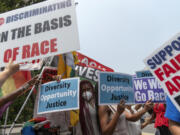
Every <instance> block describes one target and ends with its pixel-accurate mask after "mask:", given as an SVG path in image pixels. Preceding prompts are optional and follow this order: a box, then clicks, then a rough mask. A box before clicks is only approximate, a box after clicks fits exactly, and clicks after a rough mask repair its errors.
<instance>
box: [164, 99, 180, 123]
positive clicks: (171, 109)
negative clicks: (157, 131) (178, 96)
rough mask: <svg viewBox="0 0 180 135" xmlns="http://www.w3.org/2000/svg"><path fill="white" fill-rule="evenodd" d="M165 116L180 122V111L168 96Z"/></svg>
mask: <svg viewBox="0 0 180 135" xmlns="http://www.w3.org/2000/svg"><path fill="white" fill-rule="evenodd" d="M165 117H167V118H168V119H170V120H173V121H176V122H178V123H180V112H179V111H178V110H177V109H176V107H175V106H174V104H173V103H172V102H171V100H170V99H169V97H168V96H167V98H166V113H165Z"/></svg>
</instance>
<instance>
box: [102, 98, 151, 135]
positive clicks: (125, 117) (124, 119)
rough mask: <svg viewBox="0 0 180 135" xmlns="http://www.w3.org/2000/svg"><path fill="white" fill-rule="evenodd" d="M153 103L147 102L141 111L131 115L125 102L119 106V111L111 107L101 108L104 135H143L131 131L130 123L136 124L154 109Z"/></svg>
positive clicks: (134, 130)
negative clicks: (126, 108)
mask: <svg viewBox="0 0 180 135" xmlns="http://www.w3.org/2000/svg"><path fill="white" fill-rule="evenodd" d="M152 106H153V104H152V102H151V101H147V102H146V104H145V105H144V108H142V109H141V110H140V111H138V112H136V113H130V112H128V111H127V110H125V102H124V101H123V100H121V101H120V103H119V104H118V105H117V111H114V113H113V110H112V109H111V107H110V106H99V118H100V125H101V129H102V134H103V135H141V131H137V129H132V128H131V129H130V127H129V126H128V121H131V122H136V121H137V120H139V119H140V118H141V116H142V115H143V114H145V113H146V112H147V111H148V110H150V109H151V108H152Z"/></svg>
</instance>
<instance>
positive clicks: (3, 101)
mask: <svg viewBox="0 0 180 135" xmlns="http://www.w3.org/2000/svg"><path fill="white" fill-rule="evenodd" d="M37 79H38V78H37V76H36V77H34V78H33V79H31V80H30V81H28V82H27V83H25V84H24V85H23V86H22V87H20V88H19V89H17V90H15V91H13V92H12V93H10V94H8V95H7V96H4V97H2V98H0V107H2V106H3V105H5V104H6V103H8V102H10V101H13V100H15V99H16V98H17V97H19V96H20V95H22V94H23V93H25V92H27V91H28V90H30V88H31V86H33V85H34V84H37V83H39V82H38V81H37Z"/></svg>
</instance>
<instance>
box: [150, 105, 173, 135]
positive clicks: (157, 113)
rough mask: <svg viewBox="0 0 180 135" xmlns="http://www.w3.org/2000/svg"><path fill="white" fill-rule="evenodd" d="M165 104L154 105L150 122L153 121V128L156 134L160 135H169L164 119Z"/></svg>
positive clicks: (166, 121)
mask: <svg viewBox="0 0 180 135" xmlns="http://www.w3.org/2000/svg"><path fill="white" fill-rule="evenodd" d="M165 110H166V104H163V103H156V104H155V105H154V107H153V114H152V117H151V121H152V120H154V119H155V123H154V127H155V128H156V130H157V133H156V134H160V135H171V133H170V131H169V129H168V126H169V124H168V119H167V118H165V116H164V114H165Z"/></svg>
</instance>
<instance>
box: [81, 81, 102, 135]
mask: <svg viewBox="0 0 180 135" xmlns="http://www.w3.org/2000/svg"><path fill="white" fill-rule="evenodd" d="M95 96H96V94H95V91H94V87H93V85H92V84H91V82H89V81H87V80H82V81H81V82H80V113H79V119H80V125H81V131H82V134H83V135H100V128H99V124H98V118H97V117H98V115H97V109H96V105H97V104H96V97H95Z"/></svg>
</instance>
